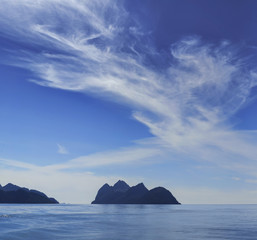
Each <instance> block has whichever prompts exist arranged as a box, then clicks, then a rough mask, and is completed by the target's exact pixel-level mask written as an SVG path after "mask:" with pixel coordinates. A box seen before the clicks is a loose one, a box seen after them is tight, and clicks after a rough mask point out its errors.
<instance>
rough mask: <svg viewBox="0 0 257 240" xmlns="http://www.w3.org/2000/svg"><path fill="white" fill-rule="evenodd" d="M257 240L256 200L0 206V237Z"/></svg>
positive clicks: (17, 239) (18, 239)
mask: <svg viewBox="0 0 257 240" xmlns="http://www.w3.org/2000/svg"><path fill="white" fill-rule="evenodd" d="M65 239H67V240H91V239H92V240H139V239H140V240H141V239H142V240H143V239H145V240H178V239H179V240H180V239H181V240H182V239H183V240H187V239H189V240H191V239H196V240H202V239H204V240H206V239H217V240H221V239H231V240H232V239H233V240H235V239H240V240H248V239H249V240H250V239H251V240H256V239H257V205H69V204H67V205H66V204H60V205H31V204H27V205H25V204H24V205H23V204H1V205H0V240H65Z"/></svg>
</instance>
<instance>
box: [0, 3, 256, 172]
mask: <svg viewBox="0 0 257 240" xmlns="http://www.w3.org/2000/svg"><path fill="white" fill-rule="evenodd" d="M4 2H5V4H6V6H7V9H5V10H3V9H2V10H0V12H1V15H2V16H3V17H2V20H1V21H0V24H1V27H2V29H5V30H6V32H5V35H6V37H10V36H11V37H12V36H14V35H16V34H18V35H19V36H20V40H19V41H20V42H23V43H26V44H27V46H25V47H23V48H22V50H21V51H18V53H16V55H15V57H16V59H15V61H14V64H16V65H19V66H21V67H24V68H28V69H30V70H31V71H33V72H34V73H35V76H37V77H35V79H31V80H30V81H32V82H34V83H36V84H39V85H41V86H45V87H52V88H59V89H64V90H70V91H77V92H84V93H87V94H93V95H96V96H98V97H101V98H108V99H111V100H113V101H118V102H120V103H124V104H127V105H129V106H130V107H131V109H132V112H133V117H134V118H135V119H136V120H138V121H139V122H141V123H142V124H144V125H146V126H147V127H148V128H149V131H150V132H151V133H152V134H153V135H154V136H155V144H156V146H162V147H163V146H165V149H166V151H170V150H172V151H178V152H181V153H183V154H188V157H189V159H190V158H192V157H193V158H195V159H197V158H199V159H205V160H211V161H214V162H217V164H219V165H220V166H223V167H227V166H231V168H233V169H238V167H236V165H237V166H239V165H242V164H244V162H245V161H246V162H249V163H250V164H252V165H254V166H256V163H255V156H256V155H257V150H256V148H255V143H254V141H255V140H256V138H257V137H256V134H254V133H251V134H252V135H253V134H254V137H253V138H254V141H253V140H252V139H250V138H249V134H248V133H247V132H240V131H234V130H233V126H231V125H229V123H228V122H227V120H228V119H229V118H230V117H231V116H232V115H233V114H234V113H236V112H237V111H238V110H239V109H240V108H242V107H243V106H244V105H245V104H246V103H247V102H248V100H249V96H250V93H251V90H252V89H253V88H254V87H256V85H257V81H256V69H255V68H253V67H252V66H250V64H249V59H241V58H240V57H239V56H240V54H239V51H240V50H238V49H236V48H235V47H233V44H232V43H229V42H227V41H223V42H221V43H219V44H214V43H213V44H209V43H206V42H204V41H203V40H201V39H200V38H199V37H194V36H193V37H188V38H185V39H182V40H181V41H179V42H176V43H171V47H170V52H169V58H168V59H169V62H167V63H166V64H165V65H163V66H158V67H157V66H156V65H155V64H154V63H153V61H151V59H155V61H158V59H162V58H163V57H164V56H163V55H162V53H159V52H158V51H157V49H156V48H155V46H154V44H153V43H150V41H146V39H147V35H148V34H149V33H148V32H144V29H143V28H140V26H138V23H135V22H133V20H131V19H130V18H129V13H128V12H126V10H125V8H124V7H123V6H122V4H121V2H113V1H102V0H98V1H77V0H73V1H59V0H54V1H36V2H35V1H34V3H32V1H31V0H26V1H22V2H21V1H17V0H10V1H4ZM17 9H22V10H19V11H17ZM21 15H24V16H25V17H24V18H22V21H20V18H21ZM10 16H12V17H10ZM13 26H15V27H13ZM139 29H140V31H139ZM30 44H32V45H34V44H36V45H37V49H36V50H33V49H31V46H30ZM38 49H40V50H38ZM165 54H167V53H165ZM12 63H13V62H12ZM153 155H154V154H153ZM217 155H218V156H220V157H221V158H222V161H221V162H219V161H218V160H215V157H216V156H217ZM235 156H236V159H242V160H238V162H240V164H239V163H238V162H237V163H235V162H233V160H231V159H235ZM100 162H101V161H100ZM102 163H103V162H102ZM103 164H104V163H103ZM238 164H239V165H238ZM232 166H234V167H232Z"/></svg>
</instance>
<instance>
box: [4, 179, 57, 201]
mask: <svg viewBox="0 0 257 240" xmlns="http://www.w3.org/2000/svg"><path fill="white" fill-rule="evenodd" d="M0 203H40V204H41V203H48V204H50V203H51V204H52V203H54V204H58V201H56V199H54V198H49V197H47V196H46V194H44V193H42V192H40V191H37V190H34V189H31V190H30V189H28V188H24V187H19V186H17V185H14V184H12V183H8V184H7V185H5V186H4V187H2V186H1V185H0Z"/></svg>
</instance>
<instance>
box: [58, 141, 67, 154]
mask: <svg viewBox="0 0 257 240" xmlns="http://www.w3.org/2000/svg"><path fill="white" fill-rule="evenodd" d="M57 147H58V153H60V154H68V153H69V152H68V150H67V149H66V148H65V147H64V146H62V145H61V144H58V143H57Z"/></svg>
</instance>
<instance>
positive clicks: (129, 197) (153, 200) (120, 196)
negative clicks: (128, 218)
mask: <svg viewBox="0 0 257 240" xmlns="http://www.w3.org/2000/svg"><path fill="white" fill-rule="evenodd" d="M92 204H180V203H179V202H178V201H177V199H176V198H175V197H174V196H173V195H172V194H171V192H170V191H168V190H167V189H165V188H163V187H156V188H153V189H151V190H148V189H147V188H146V187H145V185H144V184H143V183H139V184H137V185H136V186H133V187H130V186H129V185H128V184H127V183H126V182H124V181H122V180H119V181H118V182H117V183H115V184H114V186H110V185H108V184H107V183H106V184H104V185H103V186H102V187H101V188H100V189H99V190H98V193H97V195H96V198H95V200H94V201H93V202H92Z"/></svg>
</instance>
